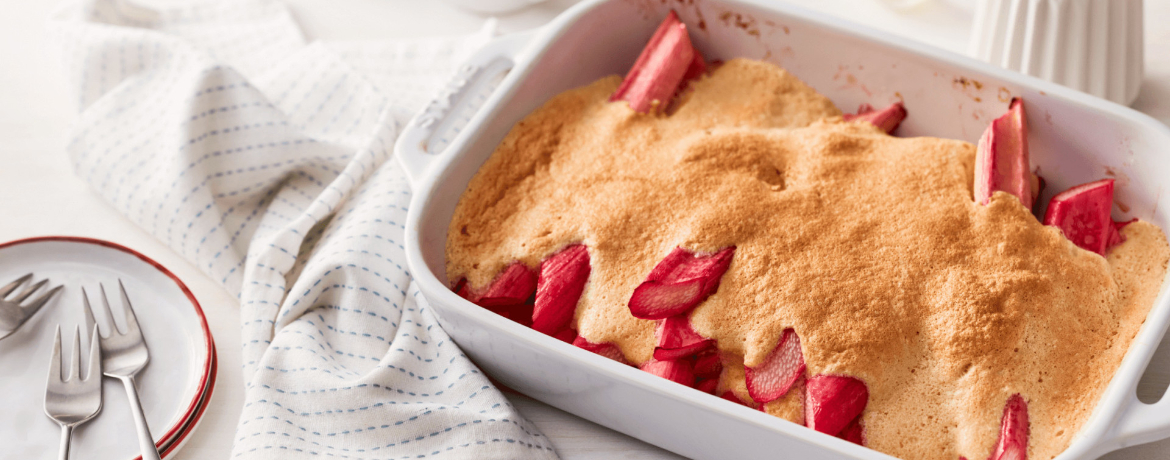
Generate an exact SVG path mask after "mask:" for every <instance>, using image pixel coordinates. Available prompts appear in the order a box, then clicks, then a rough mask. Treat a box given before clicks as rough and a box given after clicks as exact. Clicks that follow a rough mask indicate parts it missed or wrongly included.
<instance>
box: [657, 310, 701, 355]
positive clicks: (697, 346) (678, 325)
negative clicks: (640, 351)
mask: <svg viewBox="0 0 1170 460" xmlns="http://www.w3.org/2000/svg"><path fill="white" fill-rule="evenodd" d="M655 335H657V336H658V345H657V346H656V347H655V348H654V359H657V360H660V361H669V360H672V359H682V358H685V357H688V356H691V355H695V354H698V353H699V352H701V351H703V350H706V349H707V348H709V347H711V345H712V344H713V343H714V341H713V340H710V339H707V338H705V337H703V336H701V335H699V333H698V332H695V329H694V328H692V327H691V320H690V318H688V317H687V315H678V316H671V317H670V318H666V319H664V320H661V321H659V322H658V330H657V331H656V332H655Z"/></svg>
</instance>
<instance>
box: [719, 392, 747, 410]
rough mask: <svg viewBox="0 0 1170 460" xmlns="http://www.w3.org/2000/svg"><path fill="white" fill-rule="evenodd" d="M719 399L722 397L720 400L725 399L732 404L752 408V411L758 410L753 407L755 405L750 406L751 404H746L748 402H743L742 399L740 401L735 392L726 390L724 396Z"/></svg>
mask: <svg viewBox="0 0 1170 460" xmlns="http://www.w3.org/2000/svg"><path fill="white" fill-rule="evenodd" d="M719 397H720V398H723V399H726V400H728V401H731V402H733V403H736V404H739V405H741V406H745V407H750V408H752V409H755V408H756V406H755V405H753V404H750V403H748V402H746V401H744V400H742V399H739V396H736V395H735V392H734V391H731V390H726V391H724V392H723V394H721V395H719Z"/></svg>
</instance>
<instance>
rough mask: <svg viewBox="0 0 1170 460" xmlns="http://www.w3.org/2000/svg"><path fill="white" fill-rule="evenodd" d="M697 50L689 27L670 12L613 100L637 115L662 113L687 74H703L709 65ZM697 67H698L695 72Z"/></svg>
mask: <svg viewBox="0 0 1170 460" xmlns="http://www.w3.org/2000/svg"><path fill="white" fill-rule="evenodd" d="M696 57H698V61H700V62H701V61H702V56H699V53H698V51H696V50H695V48H694V46H693V45H691V37H690V36H688V35H687V26H686V25H685V24H683V23H682V22H681V21H679V19H678V15H677V14H675V13H674V11H671V12H670V14H669V15H667V16H666V19H665V20H663V21H662V24H660V25H659V26H658V30H656V31H655V32H654V36H652V37H651V38H650V42H649V43H646V47H645V48H642V54H640V55H638V60H637V61H635V62H634V66H633V67H631V68H630V73H628V74H626V78H625V79H624V80H622V84H621V86H619V87H618V89H617V91H615V92H614V93H613V95H612V96H610V98H609V100H610V101H611V102H612V101H622V100H624V101H628V102H629V103H630V108H631V109H633V110H634V111H635V112H638V113H649V112H651V111H656V110H663V109H665V108H666V106H667V104H669V103H670V100H671V99H672V98H673V97H674V95H675V93H677V92H678V91H679V88H680V87H681V86H682V84H683V82H684V81H685V80H684V78H686V76H687V75H690V74H692V73H694V74H701V73H702V70H703V69H705V68H706V65H705V64H704V65H702V66H699V65H698V64H696V63H695V61H696V59H695V58H696ZM696 67H698V68H697V69H696Z"/></svg>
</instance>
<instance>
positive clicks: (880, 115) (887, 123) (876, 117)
mask: <svg viewBox="0 0 1170 460" xmlns="http://www.w3.org/2000/svg"><path fill="white" fill-rule="evenodd" d="M844 118H845V121H868V122H869V123H871V124H873V125H874V126H877V127H878V128H881V129H882V131H885V132H887V133H893V132H894V130H895V129H898V125H900V124H902V120H905V119H906V107H905V106H903V105H902V103H901V102H895V103H893V104H890V105H888V106H886V108H884V109H881V110H875V109H874V108H873V106H872V105H869V104H861V107H859V108H858V109H857V113H856V114H848V113H847V114H845V116H844Z"/></svg>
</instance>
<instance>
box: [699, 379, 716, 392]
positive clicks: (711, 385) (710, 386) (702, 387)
mask: <svg viewBox="0 0 1170 460" xmlns="http://www.w3.org/2000/svg"><path fill="white" fill-rule="evenodd" d="M718 386H719V379H714V378H711V379H702V380H699V382H698V383H696V384H695V389H696V390H699V391H702V392H703V393H707V394H715V388H717V387H718Z"/></svg>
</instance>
